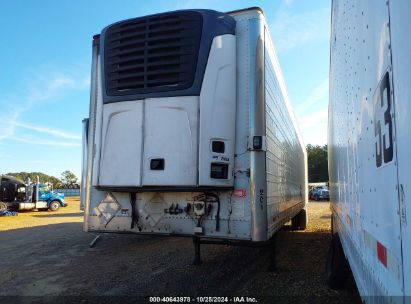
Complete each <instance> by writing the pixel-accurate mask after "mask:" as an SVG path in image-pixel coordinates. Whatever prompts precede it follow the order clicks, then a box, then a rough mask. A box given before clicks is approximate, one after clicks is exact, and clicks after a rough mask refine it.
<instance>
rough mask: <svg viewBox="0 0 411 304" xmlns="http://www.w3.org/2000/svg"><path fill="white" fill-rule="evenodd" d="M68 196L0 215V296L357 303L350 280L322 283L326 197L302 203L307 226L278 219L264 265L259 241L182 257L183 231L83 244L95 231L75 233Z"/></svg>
mask: <svg viewBox="0 0 411 304" xmlns="http://www.w3.org/2000/svg"><path fill="white" fill-rule="evenodd" d="M68 202H69V207H67V208H62V209H60V210H59V211H57V212H50V211H47V212H37V211H33V212H21V213H19V215H18V216H16V217H0V302H5V303H12V302H18V303H21V302H39V303H40V302H50V303H53V302H56V301H58V302H60V303H61V302H63V303H65V302H67V303H68V302H77V303H112V302H122V303H128V302H149V297H154V296H159V297H163V296H166V297H167V296H171V297H174V296H183V297H191V298H190V301H191V302H192V303H193V302H196V301H197V299H196V298H195V297H196V296H227V297H234V296H239V297H247V296H248V297H253V298H255V299H256V300H258V302H260V303H272V302H276V303H324V302H325V301H326V302H328V303H361V301H360V298H359V296H358V294H357V291H356V288H355V284H354V282H353V280H352V278H351V279H350V281H349V282H348V285H347V289H345V290H342V291H334V290H330V289H329V288H328V287H327V286H326V284H325V259H326V254H327V250H328V244H329V240H330V235H329V232H330V209H329V204H328V203H317V202H310V203H309V206H308V212H309V226H308V229H307V230H305V231H291V230H290V227H289V226H287V225H286V226H285V227H284V228H283V229H282V230H281V231H280V232H279V233H278V237H277V265H278V270H277V271H276V272H270V271H268V264H269V252H268V250H267V249H265V248H249V247H234V246H222V245H202V248H201V253H202V259H203V264H202V265H201V266H193V265H191V262H192V259H193V245H192V241H191V239H189V238H178V237H152V236H136V235H115V234H104V235H102V236H101V238H100V240H99V241H98V242H97V244H96V246H95V247H93V248H89V246H88V245H89V243H90V242H91V240H92V239H93V238H94V237H95V235H94V234H89V233H84V232H83V231H82V212H80V211H79V200H78V198H69V199H68ZM174 299H176V298H174ZM230 299H231V300H233V299H234V298H228V300H230ZM186 300H187V299H186Z"/></svg>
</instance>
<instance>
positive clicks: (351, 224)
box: [328, 0, 411, 303]
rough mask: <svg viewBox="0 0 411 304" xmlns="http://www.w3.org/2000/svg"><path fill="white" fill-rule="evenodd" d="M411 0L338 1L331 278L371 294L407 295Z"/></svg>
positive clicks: (395, 298) (410, 261) (410, 279)
mask: <svg viewBox="0 0 411 304" xmlns="http://www.w3.org/2000/svg"><path fill="white" fill-rule="evenodd" d="M410 15H411V2H410V1H405V0H404V1H401V0H378V1H377V0H373V1H365V0H363V1H357V0H334V1H333V2H332V33H331V69H330V104H329V135H328V136H329V137H328V147H329V173H330V194H331V207H332V223H333V238H332V239H333V241H332V246H331V248H330V254H329V260H328V275H329V282H330V284H331V285H332V286H333V287H341V286H342V284H343V283H344V279H345V277H346V275H347V269H348V268H347V266H348V265H347V263H346V260H345V257H346V258H347V259H348V262H349V266H351V270H352V273H353V275H354V279H355V282H356V284H357V286H358V290H359V292H360V294H361V296H362V297H363V299H364V300H365V302H367V303H373V302H378V303H385V302H386V303H392V302H394V303H409V301H410V297H411V225H409V224H410V220H408V215H409V214H410V212H411V178H410V176H409V172H410V170H411V157H410V155H411V59H410V58H411V57H410V54H411V38H410V35H409V29H410V28H411V19H410Z"/></svg>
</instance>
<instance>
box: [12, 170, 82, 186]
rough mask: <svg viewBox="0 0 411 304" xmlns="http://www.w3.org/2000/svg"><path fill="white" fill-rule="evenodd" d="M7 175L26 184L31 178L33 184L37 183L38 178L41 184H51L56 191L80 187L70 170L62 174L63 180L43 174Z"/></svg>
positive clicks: (23, 173) (19, 173)
mask: <svg viewBox="0 0 411 304" xmlns="http://www.w3.org/2000/svg"><path fill="white" fill-rule="evenodd" d="M6 175H10V176H14V177H15V178H17V179H19V180H21V181H23V182H26V181H27V179H28V178H30V180H31V181H32V182H35V181H37V176H38V177H39V181H40V183H51V184H52V185H53V188H55V189H58V188H67V189H72V188H79V187H80V185H79V182H78V179H77V176H76V175H75V174H74V173H73V172H71V171H69V170H66V171H64V172H63V173H61V178H57V177H55V176H52V175H48V174H45V173H42V172H9V173H7V174H6Z"/></svg>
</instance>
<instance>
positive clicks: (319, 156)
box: [307, 144, 328, 183]
mask: <svg viewBox="0 0 411 304" xmlns="http://www.w3.org/2000/svg"><path fill="white" fill-rule="evenodd" d="M307 158H308V182H309V183H318V182H328V153H327V145H324V146H318V145H315V146H314V145H310V144H309V145H307Z"/></svg>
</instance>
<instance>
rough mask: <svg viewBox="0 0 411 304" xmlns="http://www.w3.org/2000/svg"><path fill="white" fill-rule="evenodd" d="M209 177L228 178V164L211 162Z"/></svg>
mask: <svg viewBox="0 0 411 304" xmlns="http://www.w3.org/2000/svg"><path fill="white" fill-rule="evenodd" d="M210 177H211V178H215V179H227V178H228V164H216V163H212V164H211V172H210Z"/></svg>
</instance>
